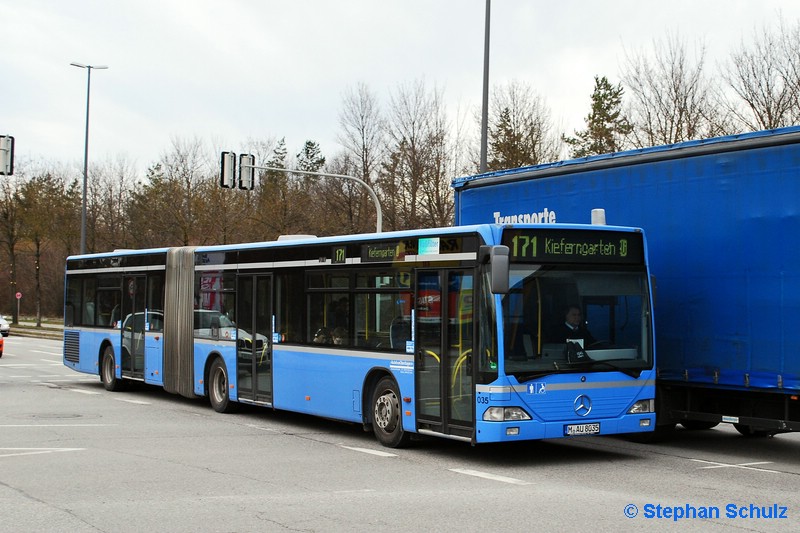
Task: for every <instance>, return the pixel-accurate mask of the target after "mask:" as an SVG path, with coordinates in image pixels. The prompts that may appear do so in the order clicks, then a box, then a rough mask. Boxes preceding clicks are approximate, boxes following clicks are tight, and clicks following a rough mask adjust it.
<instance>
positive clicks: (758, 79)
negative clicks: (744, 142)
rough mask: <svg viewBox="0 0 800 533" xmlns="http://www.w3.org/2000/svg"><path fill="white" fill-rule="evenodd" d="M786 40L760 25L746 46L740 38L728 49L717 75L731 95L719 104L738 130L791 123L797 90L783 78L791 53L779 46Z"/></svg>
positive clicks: (785, 77)
mask: <svg viewBox="0 0 800 533" xmlns="http://www.w3.org/2000/svg"><path fill="white" fill-rule="evenodd" d="M789 42H790V40H787V39H785V38H784V37H783V36H782V35H780V34H778V35H776V34H774V33H772V32H770V30H769V29H768V28H766V27H764V28H763V29H762V30H761V31H760V33H757V32H755V31H754V32H753V40H752V42H751V43H750V44H749V45H747V44H745V42H744V40H742V42H741V43H740V44H739V46H738V48H736V49H735V50H733V51H732V52H731V55H730V59H729V60H728V61H727V64H726V65H725V68H724V69H723V70H722V73H721V75H722V79H723V80H725V82H726V83H727V84H728V87H729V88H730V89H731V91H732V93H733V95H735V98H731V97H729V98H725V99H724V100H723V105H724V106H725V107H726V108H727V109H728V110H729V111H730V112H731V114H732V116H733V117H734V118H735V119H736V121H737V122H738V123H739V124H740V128H741V129H746V130H751V131H756V130H764V129H772V128H780V127H783V126H789V125H791V124H793V123H794V118H795V115H796V114H797V109H796V102H797V93H796V91H795V86H794V85H793V84H792V83H791V81H790V80H789V79H787V75H788V74H789V72H790V64H791V63H790V58H791V54H788V53H787V52H788V50H787V47H786V46H782V44H784V45H786V44H789ZM795 53H797V51H795Z"/></svg>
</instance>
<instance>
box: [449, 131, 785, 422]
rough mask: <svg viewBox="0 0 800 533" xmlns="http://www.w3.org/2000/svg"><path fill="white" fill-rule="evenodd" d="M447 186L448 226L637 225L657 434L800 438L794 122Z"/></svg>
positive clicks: (489, 175) (470, 178)
mask: <svg viewBox="0 0 800 533" xmlns="http://www.w3.org/2000/svg"><path fill="white" fill-rule="evenodd" d="M452 186H453V189H454V191H455V204H456V210H455V212H456V215H455V222H456V224H476V223H484V222H493V223H500V224H514V223H544V224H551V223H557V222H558V223H565V222H566V223H587V222H589V221H590V220H591V217H592V215H591V213H592V210H599V209H603V210H605V217H606V219H607V221H608V223H610V224H617V225H624V226H634V227H640V228H643V229H644V230H645V232H646V233H647V236H648V244H649V248H648V253H649V256H650V267H651V273H652V275H653V276H654V277H655V288H654V290H655V297H654V300H655V308H654V313H655V330H656V357H657V360H656V366H657V382H656V384H657V387H656V410H657V425H658V427H659V428H660V429H662V430H663V429H669V428H672V427H674V426H675V425H676V424H679V423H680V424H682V425H683V426H685V427H686V428H689V429H706V428H711V427H714V426H715V425H717V424H719V423H730V424H733V425H734V426H735V427H736V429H737V430H738V431H739V432H740V433H742V434H743V435H745V436H767V435H774V434H776V433H781V432H787V431H797V430H800V127H791V128H782V129H777V130H769V131H761V132H754V133H748V134H742V135H735V136H728V137H719V138H714V139H706V140H700V141H691V142H685V143H680V144H674V145H667V146H658V147H653V148H646V149H641V150H632V151H627V152H619V153H614V154H606V155H599V156H591V157H586V158H581V159H575V160H570V161H561V162H557V163H550V164H543V165H538V166H532V167H525V168H517V169H510V170H504V171H498V172H492V173H486V174H480V175H476V176H467V177H462V178H457V179H455V180H453V183H452ZM595 213H598V214H599V213H600V211H595ZM584 316H585V313H584ZM589 328H592V324H591V323H590V324H589ZM595 336H597V335H595Z"/></svg>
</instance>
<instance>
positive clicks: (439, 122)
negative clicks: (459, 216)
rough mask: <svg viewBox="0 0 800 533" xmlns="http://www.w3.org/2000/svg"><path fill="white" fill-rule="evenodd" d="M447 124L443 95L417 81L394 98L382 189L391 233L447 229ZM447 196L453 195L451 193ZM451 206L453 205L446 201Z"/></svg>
mask: <svg viewBox="0 0 800 533" xmlns="http://www.w3.org/2000/svg"><path fill="white" fill-rule="evenodd" d="M446 124H447V120H446V114H445V109H444V105H443V103H442V98H441V93H440V92H439V91H438V90H436V89H433V90H432V91H431V92H429V91H428V90H427V89H426V87H425V84H424V83H423V82H421V81H418V82H416V83H414V84H412V85H407V86H402V87H400V88H399V89H398V90H397V91H396V92H395V93H394V94H393V95H392V97H391V111H390V118H389V121H388V123H387V131H388V139H389V144H388V155H387V157H386V159H385V160H384V163H383V167H382V172H381V177H380V182H379V185H380V187H379V189H380V193H379V196H380V198H381V203H382V205H383V206H384V213H385V214H386V222H387V228H388V229H406V228H418V227H431V226H437V225H445V224H448V223H449V218H450V216H451V215H452V205H451V206H449V207H447V206H446V203H443V201H442V200H443V198H442V197H441V196H442V192H443V189H442V186H443V184H448V183H449V181H448V180H449V178H450V176H448V174H447V171H448V169H449V168H450V163H449V160H447V159H446V158H445V157H444V154H445V153H446V147H447V145H448V136H447V128H446ZM448 194H449V191H448ZM447 201H449V202H451V201H450V200H447Z"/></svg>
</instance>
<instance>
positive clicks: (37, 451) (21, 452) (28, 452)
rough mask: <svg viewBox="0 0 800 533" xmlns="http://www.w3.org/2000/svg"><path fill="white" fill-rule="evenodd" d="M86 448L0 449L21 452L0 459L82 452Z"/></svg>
mask: <svg viewBox="0 0 800 533" xmlns="http://www.w3.org/2000/svg"><path fill="white" fill-rule="evenodd" d="M85 449H86V448H0V451H4V450H7V451H12V450H19V451H18V452H17V453H3V454H0V457H19V456H21V455H41V454H43V453H59V452H80V451H83V450H85Z"/></svg>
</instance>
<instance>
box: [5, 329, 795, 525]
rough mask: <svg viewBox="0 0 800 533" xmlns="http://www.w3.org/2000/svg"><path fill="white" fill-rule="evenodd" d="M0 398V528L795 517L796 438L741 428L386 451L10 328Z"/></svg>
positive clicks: (691, 521)
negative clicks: (76, 366) (72, 360)
mask: <svg viewBox="0 0 800 533" xmlns="http://www.w3.org/2000/svg"><path fill="white" fill-rule="evenodd" d="M0 405H1V406H2V407H1V408H0V531H3V532H5V531H15V532H16V531H47V532H54V531H64V532H70V533H73V532H127V531H131V532H133V531H135V532H140V531H148V530H149V531H186V532H198V531H220V532H231V531H241V532H246V531H320V532H322V531H392V532H398V531H414V532H417V531H536V532H542V531H559V532H561V531H577V530H591V531H614V532H617V531H635V530H647V531H650V530H653V529H655V530H678V528H680V529H679V530H680V531H704V532H705V531H736V532H741V531H797V529H798V524H800V520H798V519H799V518H800V492H798V490H797V486H798V480H800V435H796V434H791V435H779V436H777V437H775V438H770V439H745V438H743V437H741V436H739V434H738V433H736V432H735V431H734V430H733V429H732V428H730V427H722V426H721V427H720V428H717V429H714V430H710V431H694V432H692V431H685V430H684V431H678V432H676V434H675V436H674V438H673V439H672V440H670V441H668V442H666V443H662V444H657V445H645V444H638V443H634V442H630V441H628V440H625V439H622V438H606V437H599V438H598V437H594V438H578V439H571V440H554V441H543V442H533V443H525V444H517V445H487V446H479V447H471V446H469V445H467V444H464V443H460V442H454V441H447V440H436V439H425V440H419V441H416V442H414V443H413V444H412V446H410V447H409V448H406V449H401V450H392V449H387V448H383V447H381V446H380V445H379V444H378V443H377V441H376V440H375V439H374V437H373V436H372V435H371V434H367V433H364V432H363V431H362V430H361V428H360V427H359V426H354V425H349V424H343V423H339V422H334V421H329V420H322V419H317V418H313V417H307V416H301V415H294V414H291V413H283V412H273V411H269V410H263V409H255V408H244V409H242V411H241V412H240V413H237V414H233V415H223V414H218V413H215V412H214V411H213V410H212V409H211V408H210V407H209V406H208V404H207V402H205V401H203V400H200V399H198V400H189V399H184V398H181V397H177V396H173V395H170V394H167V393H165V392H163V391H162V390H160V389H157V388H153V387H146V386H138V387H134V388H133V389H132V390H130V391H128V392H124V393H110V392H107V391H105V389H104V388H103V387H102V385H101V384H100V381H99V379H98V378H97V377H96V376H85V375H81V374H77V373H75V372H73V371H71V370H69V369H67V368H65V367H63V366H62V365H61V343H60V342H58V341H52V340H45V339H35V338H23V337H17V336H14V335H13V333H12V336H11V337H8V338H7V339H6V347H5V355H4V356H3V358H2V359H0ZM715 510H716V514H715ZM755 515H758V516H755ZM766 515H770V517H767V516H766ZM705 516H710V517H711V518H708V519H705V518H703V517H705ZM780 516H785V517H786V518H780Z"/></svg>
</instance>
